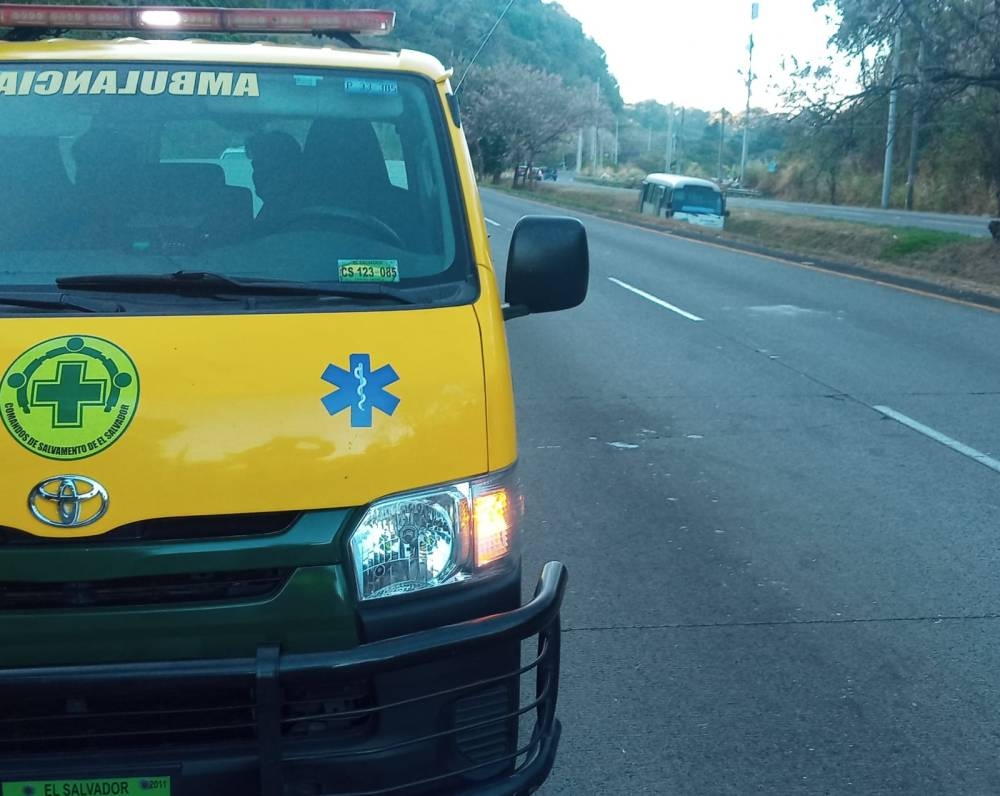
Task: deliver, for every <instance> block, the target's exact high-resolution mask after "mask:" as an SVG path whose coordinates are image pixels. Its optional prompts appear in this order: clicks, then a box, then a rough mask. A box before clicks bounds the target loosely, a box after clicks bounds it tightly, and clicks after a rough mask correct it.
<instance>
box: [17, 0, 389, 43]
mask: <svg viewBox="0 0 1000 796" xmlns="http://www.w3.org/2000/svg"><path fill="white" fill-rule="evenodd" d="M395 23H396V12H395V11H369V10H365V11H353V10H351V11H331V10H325V9H324V10H319V11H313V10H298V9H294V10H287V11H286V10H281V9H273V8H200V7H191V6H143V7H141V8H130V7H127V6H71V5H65V6H49V5H13V4H9V3H7V4H0V28H37V29H58V30H177V31H198V32H202V33H337V34H349V35H350V34H364V35H367V36H385V35H388V34H389V33H392V29H393V26H394V25H395Z"/></svg>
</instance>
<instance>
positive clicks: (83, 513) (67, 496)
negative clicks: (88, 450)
mask: <svg viewBox="0 0 1000 796" xmlns="http://www.w3.org/2000/svg"><path fill="white" fill-rule="evenodd" d="M28 508H29V509H30V510H31V513H32V514H33V515H34V517H35V519H36V520H38V521H39V522H44V523H45V524H46V525H51V526H53V527H55V528H82V527H83V526H84V525H90V524H91V523H94V522H97V521H98V520H99V519H100V518H101V517H103V516H104V513H105V512H106V511H107V510H108V492H107V490H106V489H105V488H104V487H103V486H101V485H100V484H99V483H97V481H93V480H91V479H90V478H84V477H83V476H82V475H57V476H54V477H53V478H47V479H45V480H44V481H42V482H41V483H40V484H37V485H36V486H35V487H34V488H32V490H31V493H30V494H29V495H28Z"/></svg>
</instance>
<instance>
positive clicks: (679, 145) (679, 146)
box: [674, 108, 684, 174]
mask: <svg viewBox="0 0 1000 796" xmlns="http://www.w3.org/2000/svg"><path fill="white" fill-rule="evenodd" d="M676 138H677V141H676V143H675V144H674V150H675V152H674V157H676V158H677V171H678V172H680V173H682V174H683V173H684V169H683V164H682V163H681V157H682V155H683V149H684V108H681V127H680V130H678V131H677V136H676Z"/></svg>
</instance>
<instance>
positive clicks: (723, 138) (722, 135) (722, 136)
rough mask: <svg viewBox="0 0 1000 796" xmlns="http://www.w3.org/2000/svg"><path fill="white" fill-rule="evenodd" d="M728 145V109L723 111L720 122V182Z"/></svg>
mask: <svg viewBox="0 0 1000 796" xmlns="http://www.w3.org/2000/svg"><path fill="white" fill-rule="evenodd" d="M725 143H726V109H725V108H723V109H722V118H721V120H720V121H719V182H720V183H721V182H722V149H723V147H724V146H725Z"/></svg>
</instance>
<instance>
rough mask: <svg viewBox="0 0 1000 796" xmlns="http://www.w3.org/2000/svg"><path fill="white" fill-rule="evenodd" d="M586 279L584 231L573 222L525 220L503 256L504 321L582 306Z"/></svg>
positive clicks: (557, 218) (550, 218) (552, 218)
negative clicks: (504, 261) (505, 279)
mask: <svg viewBox="0 0 1000 796" xmlns="http://www.w3.org/2000/svg"><path fill="white" fill-rule="evenodd" d="M589 279H590V254H589V251H588V248H587V230H586V229H584V227H583V224H581V223H580V221H579V220H577V219H575V218H565V217H561V216H525V217H524V218H522V219H521V220H520V221H518V222H517V226H516V227H514V235H513V237H512V238H511V241H510V252H509V253H508V255H507V282H506V286H505V289H504V295H505V301H506V305H505V306H504V311H503V317H504V320H510V319H511V318H519V317H521V316H522V315H528V314H530V313H533V312H555V311H556V310H568V309H569V308H570V307H576V306H577V305H579V304H582V303H583V300H584V299H585V298H586V297H587V283H588V281H589Z"/></svg>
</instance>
